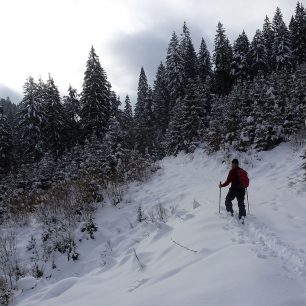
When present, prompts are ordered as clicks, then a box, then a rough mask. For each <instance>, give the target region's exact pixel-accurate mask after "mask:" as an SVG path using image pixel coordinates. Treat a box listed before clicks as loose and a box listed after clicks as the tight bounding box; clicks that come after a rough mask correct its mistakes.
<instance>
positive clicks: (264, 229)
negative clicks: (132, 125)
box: [13, 144, 306, 306]
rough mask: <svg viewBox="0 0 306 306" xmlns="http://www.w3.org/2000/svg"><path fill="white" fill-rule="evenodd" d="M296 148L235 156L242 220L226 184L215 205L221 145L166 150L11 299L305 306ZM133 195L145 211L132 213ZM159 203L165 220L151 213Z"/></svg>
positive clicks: (20, 304)
mask: <svg viewBox="0 0 306 306" xmlns="http://www.w3.org/2000/svg"><path fill="white" fill-rule="evenodd" d="M300 155H301V154H300V152H298V151H294V150H293V149H292V148H291V147H290V145H288V144H283V145H280V146H279V147H277V148H276V149H274V150H272V151H270V152H263V153H259V154H256V155H252V156H247V155H246V154H245V155H240V156H238V157H239V158H240V159H241V162H242V165H241V166H242V167H243V168H244V169H246V170H247V171H248V173H249V176H250V179H251V183H250V188H249V200H250V215H248V216H247V218H246V224H245V225H241V224H240V223H239V222H238V220H237V215H236V216H235V217H234V218H232V217H229V216H227V215H226V213H225V210H224V208H223V207H224V198H225V194H226V192H227V188H224V189H222V209H221V214H218V197H219V189H218V183H219V181H220V180H222V181H224V180H225V178H226V176H227V174H228V170H229V165H228V163H225V162H223V157H222V154H221V153H218V154H215V155H213V156H207V155H206V154H204V153H203V152H202V150H200V149H199V150H197V151H196V153H194V154H191V155H184V154H181V155H179V156H178V157H176V158H173V157H171V158H165V159H164V160H163V161H162V168H161V169H160V170H159V171H158V172H157V173H155V174H154V175H153V177H152V178H151V179H150V180H149V181H148V182H146V183H133V184H131V185H130V186H129V188H128V191H127V193H126V194H125V196H124V200H123V201H122V203H120V204H119V205H118V206H117V207H114V206H111V205H105V206H104V207H103V208H101V209H100V210H99V212H98V215H97V218H96V223H97V225H98V227H99V231H98V232H97V233H96V239H95V240H88V241H85V242H82V243H81V244H80V247H79V252H80V253H81V256H80V260H78V261H76V262H67V261H66V259H64V258H62V260H61V261H59V262H58V265H57V269H56V270H53V271H52V277H51V278H50V279H40V280H38V282H37V286H36V287H35V288H34V289H30V290H24V291H23V292H21V291H20V292H18V294H17V295H16V297H15V299H14V302H13V305H14V306H36V305H37V306H38V305H39V306H58V305H65V306H85V305H88V306H140V305H141V306H143V305H145V306H153V305H154V306H156V305H160V306H186V305H191V306H204V305H205V306H206V305H207V306H265V305H266V306H274V305H275V306H276V305H277V306H305V305H306V235H305V233H306V201H305V196H306V190H305V189H306V184H305V182H303V181H302V178H303V171H302V169H301V165H302V159H301V158H300ZM231 157H233V156H230V158H231ZM222 162H223V163H222ZM234 203H235V204H234V209H235V212H236V214H237V204H236V201H234ZM140 204H141V206H142V209H143V211H144V213H145V215H147V217H148V220H145V221H143V222H141V223H138V222H137V207H138V206H139V205H140ZM159 205H161V206H162V207H163V208H164V209H165V210H166V215H167V216H166V217H165V222H159V221H158V220H157V221H156V222H152V221H151V220H149V219H150V217H149V216H151V217H152V212H154V213H155V216H156V215H157V211H158V209H157V208H158V207H159ZM156 219H158V218H157V217H156ZM31 231H33V229H28V230H27V231H23V236H22V237H21V238H20V237H19V241H25V240H26V237H27V235H28V236H29V234H30V233H31Z"/></svg>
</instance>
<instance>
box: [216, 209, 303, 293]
mask: <svg viewBox="0 0 306 306" xmlns="http://www.w3.org/2000/svg"><path fill="white" fill-rule="evenodd" d="M224 217H225V218H227V219H228V222H227V225H225V226H224V229H225V230H230V231H231V232H232V233H233V235H234V236H235V238H233V239H232V240H233V242H237V243H240V244H244V243H249V244H251V245H253V247H252V248H251V249H252V250H253V251H254V252H255V253H256V255H257V256H258V257H259V258H262V259H265V258H267V257H270V258H278V259H280V260H281V261H282V263H283V265H282V267H283V269H284V270H286V271H287V272H289V273H290V274H293V273H296V274H298V276H299V277H300V278H301V279H302V280H303V281H304V282H305V286H306V254H305V252H304V250H303V249H300V250H298V249H297V248H295V247H293V246H291V245H289V244H287V243H285V242H283V241H282V240H281V239H280V237H278V236H277V235H276V234H275V233H273V232H272V231H271V230H270V229H269V227H268V226H267V225H266V224H264V223H262V222H260V221H259V220H258V219H257V218H256V217H255V216H253V215H251V214H250V215H247V218H246V221H245V224H244V225H242V224H240V223H239V222H238V220H237V219H236V218H235V217H234V218H233V217H229V216H224V214H223V215H221V218H224ZM305 292H306V287H305Z"/></svg>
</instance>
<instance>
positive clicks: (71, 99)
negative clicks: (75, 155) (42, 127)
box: [63, 85, 80, 148]
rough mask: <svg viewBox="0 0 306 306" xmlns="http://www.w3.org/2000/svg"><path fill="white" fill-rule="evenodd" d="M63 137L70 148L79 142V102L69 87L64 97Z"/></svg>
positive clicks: (75, 92)
mask: <svg viewBox="0 0 306 306" xmlns="http://www.w3.org/2000/svg"><path fill="white" fill-rule="evenodd" d="M63 100H64V119H65V136H66V143H67V146H68V147H69V148H70V147H72V146H74V145H76V144H77V143H78V142H79V137H80V126H79V122H80V100H79V95H78V93H77V90H76V89H74V88H72V87H71V85H69V88H68V95H67V96H64V99H63Z"/></svg>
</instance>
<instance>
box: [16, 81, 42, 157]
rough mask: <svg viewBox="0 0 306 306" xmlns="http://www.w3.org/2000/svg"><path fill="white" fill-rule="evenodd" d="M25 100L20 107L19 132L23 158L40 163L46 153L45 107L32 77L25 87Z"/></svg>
mask: <svg viewBox="0 0 306 306" xmlns="http://www.w3.org/2000/svg"><path fill="white" fill-rule="evenodd" d="M23 88H24V98H23V99H22V101H21V103H20V105H19V111H18V118H19V121H18V131H19V136H20V140H21V143H22V149H21V150H22V151H23V153H24V154H22V156H23V157H24V159H25V160H26V161H28V162H38V161H39V160H40V159H41V158H42V156H43V153H44V146H43V145H44V143H45V139H44V127H45V122H46V114H45V105H44V104H43V101H41V98H40V95H39V92H38V86H37V84H36V83H35V82H34V79H33V78H32V77H29V78H28V79H27V81H26V83H25V85H24V87H23Z"/></svg>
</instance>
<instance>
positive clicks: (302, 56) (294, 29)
mask: <svg viewBox="0 0 306 306" xmlns="http://www.w3.org/2000/svg"><path fill="white" fill-rule="evenodd" d="M289 31H290V38H291V49H292V58H293V63H294V65H299V64H302V63H305V62H306V12H305V9H304V7H303V4H302V3H300V2H298V3H297V5H296V10H295V16H294V17H293V16H292V19H291V22H290V25H289Z"/></svg>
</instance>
